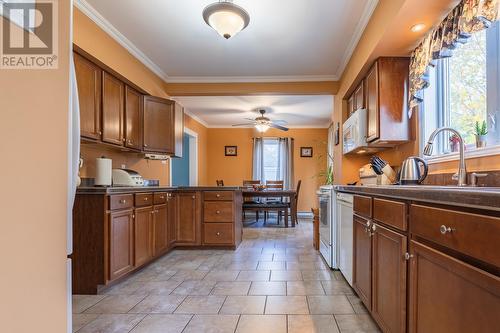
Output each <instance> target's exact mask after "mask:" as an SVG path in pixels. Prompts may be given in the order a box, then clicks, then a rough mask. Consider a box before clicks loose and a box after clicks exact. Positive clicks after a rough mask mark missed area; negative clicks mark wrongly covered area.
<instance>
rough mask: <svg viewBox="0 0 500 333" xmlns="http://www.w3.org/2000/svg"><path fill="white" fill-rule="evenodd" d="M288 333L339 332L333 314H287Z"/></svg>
mask: <svg viewBox="0 0 500 333" xmlns="http://www.w3.org/2000/svg"><path fill="white" fill-rule="evenodd" d="M288 333H339V329H338V327H337V323H336V322H335V318H334V317H333V315H289V316H288Z"/></svg>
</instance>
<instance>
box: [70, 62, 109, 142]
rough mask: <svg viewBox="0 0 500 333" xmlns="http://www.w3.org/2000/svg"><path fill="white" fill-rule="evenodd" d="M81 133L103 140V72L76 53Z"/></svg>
mask: <svg viewBox="0 0 500 333" xmlns="http://www.w3.org/2000/svg"><path fill="white" fill-rule="evenodd" d="M74 60H75V72H76V82H77V86H78V100H79V103H80V132H81V136H82V137H85V138H88V139H95V140H99V139H100V138H101V78H102V70H101V69H100V68H99V67H98V66H97V65H95V64H94V63H92V62H90V61H88V60H87V59H85V58H84V57H82V56H81V55H79V54H78V53H74Z"/></svg>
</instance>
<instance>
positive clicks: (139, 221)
mask: <svg viewBox="0 0 500 333" xmlns="http://www.w3.org/2000/svg"><path fill="white" fill-rule="evenodd" d="M134 215H135V225H134V239H135V266H136V267H139V266H142V265H143V264H145V263H147V262H148V261H150V260H151V259H152V258H153V207H152V206H149V207H142V208H136V209H135V214H134Z"/></svg>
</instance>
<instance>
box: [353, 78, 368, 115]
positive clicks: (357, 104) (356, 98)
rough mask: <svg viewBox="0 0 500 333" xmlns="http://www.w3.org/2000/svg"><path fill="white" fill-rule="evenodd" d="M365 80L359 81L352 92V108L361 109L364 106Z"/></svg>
mask: <svg viewBox="0 0 500 333" xmlns="http://www.w3.org/2000/svg"><path fill="white" fill-rule="evenodd" d="M364 86H365V82H364V81H361V83H360V84H359V85H358V87H357V88H356V90H354V94H353V104H354V110H359V109H363V108H364V107H365V89H364Z"/></svg>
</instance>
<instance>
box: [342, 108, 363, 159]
mask: <svg viewBox="0 0 500 333" xmlns="http://www.w3.org/2000/svg"><path fill="white" fill-rule="evenodd" d="M366 121H367V117H366V109H358V110H357V111H356V112H354V113H353V114H352V115H351V116H350V117H349V119H347V120H346V122H345V123H344V125H343V126H342V137H343V149H342V151H343V153H344V154H348V153H352V152H355V151H356V150H358V149H359V148H362V147H366V146H367V144H366Z"/></svg>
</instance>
